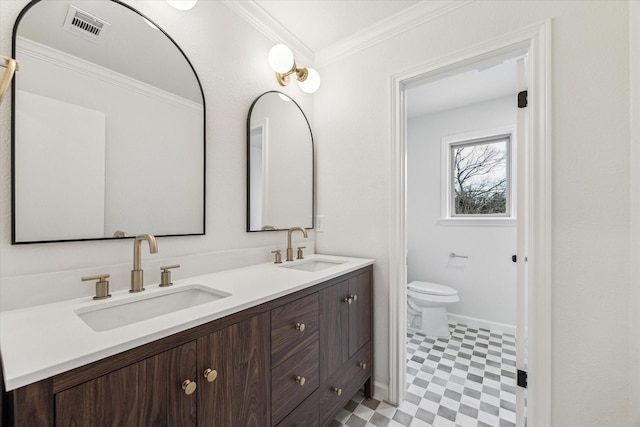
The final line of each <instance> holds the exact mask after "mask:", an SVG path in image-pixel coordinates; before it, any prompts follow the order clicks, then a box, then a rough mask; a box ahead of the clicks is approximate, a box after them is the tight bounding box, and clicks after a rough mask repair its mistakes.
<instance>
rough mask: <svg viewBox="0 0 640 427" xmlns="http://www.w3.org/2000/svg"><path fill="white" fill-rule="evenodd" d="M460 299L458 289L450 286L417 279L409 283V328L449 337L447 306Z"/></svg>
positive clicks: (440, 336)
mask: <svg viewBox="0 0 640 427" xmlns="http://www.w3.org/2000/svg"><path fill="white" fill-rule="evenodd" d="M458 301H460V298H458V291H456V290H455V289H453V288H450V287H448V286H443V285H439V284H437V283H431V282H421V281H417V280H415V281H413V282H411V283H409V284H407V317H408V320H409V325H408V326H409V329H412V330H414V331H416V332H420V333H423V334H425V335H427V336H431V337H437V338H448V337H449V322H448V320H447V309H446V306H447V305H448V304H451V303H453V302H458ZM418 316H420V319H419V318H418Z"/></svg>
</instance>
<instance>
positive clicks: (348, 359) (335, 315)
mask: <svg viewBox="0 0 640 427" xmlns="http://www.w3.org/2000/svg"><path fill="white" fill-rule="evenodd" d="M319 298H320V346H321V351H320V397H319V398H320V417H321V422H320V425H324V424H326V423H328V422H329V421H331V419H332V416H333V414H335V412H336V411H337V410H339V409H340V408H342V407H343V406H344V405H345V404H346V403H347V402H348V401H349V399H351V397H352V396H353V395H354V394H355V393H356V392H357V391H358V389H360V387H362V386H364V391H365V396H366V397H373V378H372V367H373V357H372V351H371V348H372V347H371V336H372V325H373V323H372V320H373V319H372V306H373V293H372V283H371V270H365V271H363V272H360V273H359V274H357V275H354V276H351V277H349V278H345V279H344V280H342V281H339V282H338V283H335V284H333V285H332V286H330V287H328V288H326V289H323V290H321V291H320V292H319Z"/></svg>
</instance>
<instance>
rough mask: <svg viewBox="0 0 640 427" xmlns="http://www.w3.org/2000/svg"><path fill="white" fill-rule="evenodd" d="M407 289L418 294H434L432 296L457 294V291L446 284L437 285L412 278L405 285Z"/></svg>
mask: <svg viewBox="0 0 640 427" xmlns="http://www.w3.org/2000/svg"><path fill="white" fill-rule="evenodd" d="M407 289H408V290H410V291H413V292H416V293H419V294H425V295H434V296H441V297H447V296H454V295H458V291H456V290H455V289H453V288H450V287H448V286H444V285H439V284H437V283H431V282H421V281H418V280H414V281H413V282H411V283H409V284H408V285H407Z"/></svg>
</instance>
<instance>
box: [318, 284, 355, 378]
mask: <svg viewBox="0 0 640 427" xmlns="http://www.w3.org/2000/svg"><path fill="white" fill-rule="evenodd" d="M348 295H349V282H348V281H347V280H345V281H344V282H340V283H337V284H335V285H333V286H331V287H329V288H326V289H323V290H322V291H320V293H319V296H320V301H319V303H320V382H324V381H325V380H326V379H327V378H328V377H329V376H330V375H331V374H332V373H334V372H335V371H336V370H337V369H338V368H339V367H340V366H342V364H343V363H344V362H346V361H347V359H348V358H349V335H348V334H349V303H348V301H345V299H346V298H347V297H348Z"/></svg>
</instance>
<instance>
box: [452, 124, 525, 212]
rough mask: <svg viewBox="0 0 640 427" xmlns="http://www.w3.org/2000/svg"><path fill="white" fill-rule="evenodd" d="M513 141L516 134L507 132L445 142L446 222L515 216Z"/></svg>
mask: <svg viewBox="0 0 640 427" xmlns="http://www.w3.org/2000/svg"><path fill="white" fill-rule="evenodd" d="M511 139H512V133H511V132H504V131H503V132H500V133H493V134H486V133H485V135H483V136H478V135H476V136H475V137H473V136H470V137H467V138H462V139H461V138H444V139H443V147H442V148H443V162H444V164H443V166H444V167H443V171H445V173H446V175H443V193H444V196H445V197H443V218H444V219H451V220H465V219H482V220H485V219H490V218H494V219H498V220H499V219H512V218H514V217H515V215H514V212H513V210H514V209H513V200H512V199H513V197H512V194H511V191H512V188H513V185H512V182H511V176H512V173H511V168H512V165H511V151H512V150H511V145H512V144H511ZM445 186H446V188H445ZM456 222H459V221H456Z"/></svg>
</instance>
